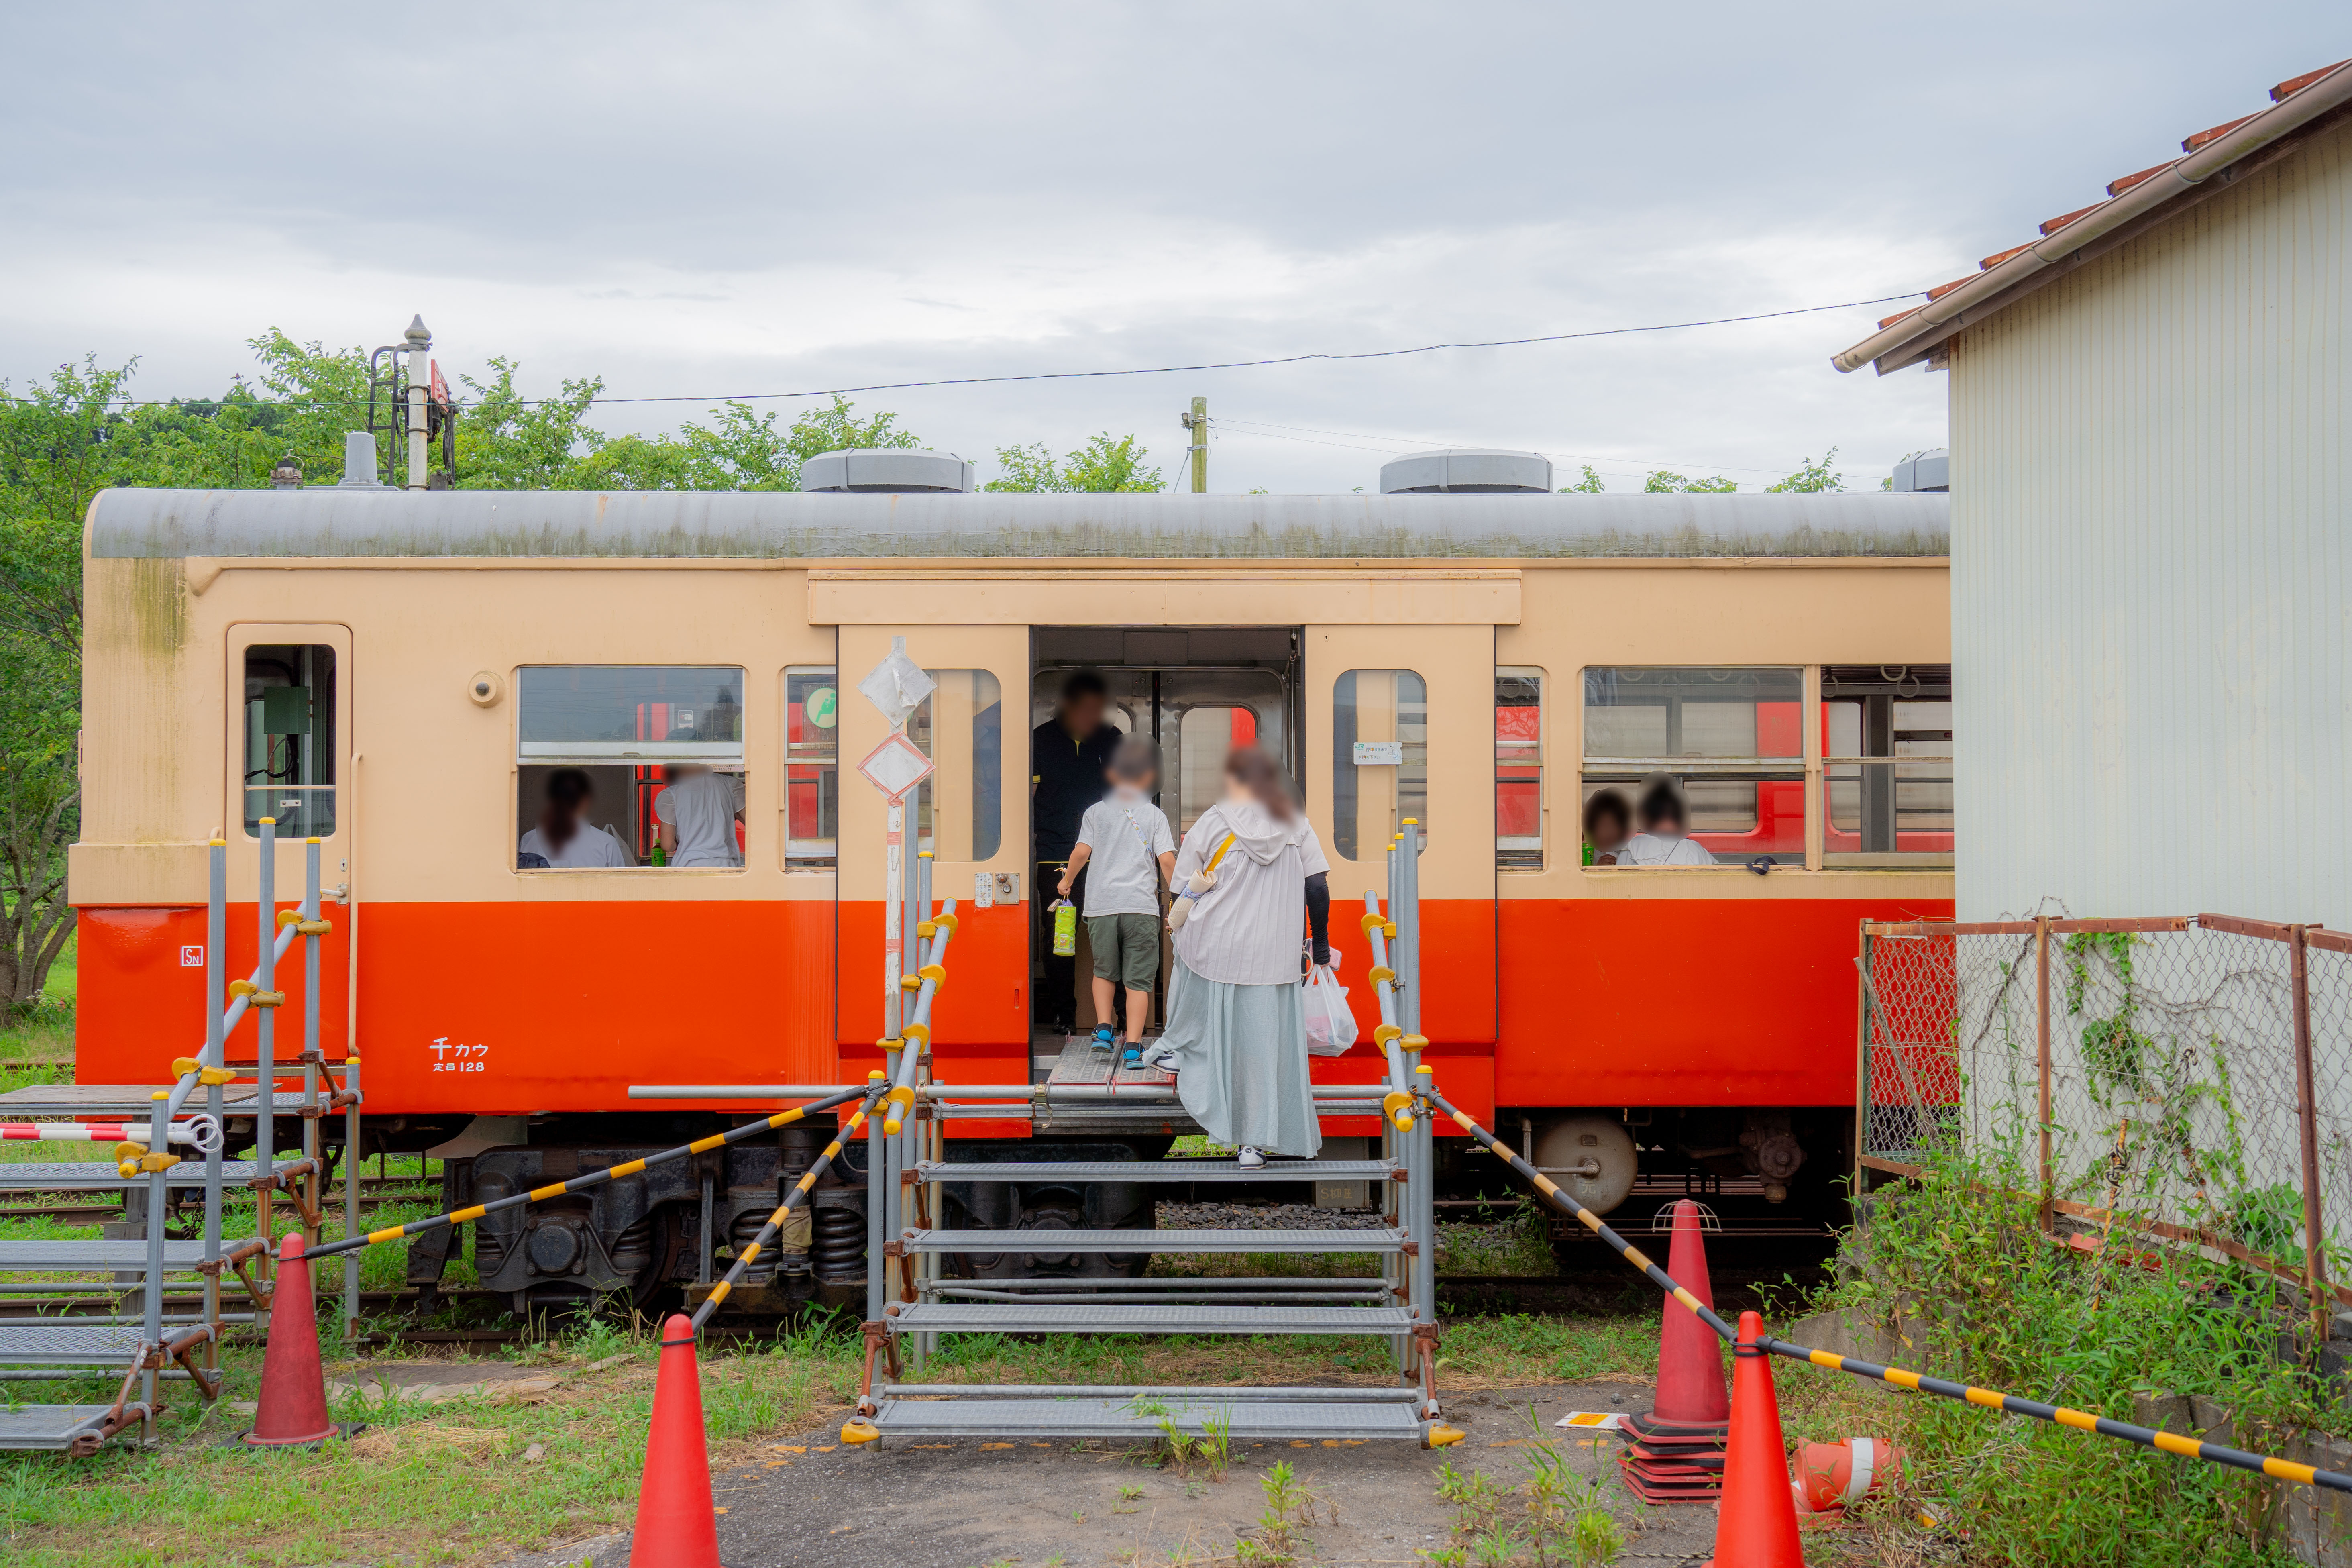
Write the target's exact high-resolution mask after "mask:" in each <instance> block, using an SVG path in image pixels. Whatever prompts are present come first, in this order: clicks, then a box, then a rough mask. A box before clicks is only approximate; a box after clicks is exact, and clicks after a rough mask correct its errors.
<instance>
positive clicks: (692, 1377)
mask: <svg viewBox="0 0 2352 1568" xmlns="http://www.w3.org/2000/svg"><path fill="white" fill-rule="evenodd" d="M661 1345H662V1349H661V1373H660V1377H659V1380H658V1381H657V1382H656V1383H655V1384H654V1420H653V1426H652V1429H651V1430H650V1431H648V1432H647V1433H646V1475H645V1480H644V1482H643V1484H642V1485H641V1486H640V1488H639V1489H638V1493H637V1528H636V1532H635V1534H634V1535H632V1536H631V1537H630V1539H629V1568H719V1518H718V1515H717V1514H716V1513H714V1512H713V1511H712V1510H711V1503H710V1456H709V1452H708V1450H707V1449H706V1448H705V1447H704V1446H703V1437H702V1375H701V1373H700V1372H699V1370H698V1368H697V1367H696V1365H695V1361H694V1321H693V1320H692V1319H690V1318H688V1317H687V1316H686V1315H685V1314H684V1313H682V1312H674V1313H672V1314H671V1315H670V1316H669V1318H668V1320H667V1321H665V1322H664V1323H663V1324H662V1342H661Z"/></svg>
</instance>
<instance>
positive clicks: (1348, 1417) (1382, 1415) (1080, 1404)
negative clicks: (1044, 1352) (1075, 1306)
mask: <svg viewBox="0 0 2352 1568" xmlns="http://www.w3.org/2000/svg"><path fill="white" fill-rule="evenodd" d="M1418 1403H1419V1394H1418V1392H1417V1391H1416V1390H1413V1389H1410V1388H1393V1389H1390V1388H1379V1389H1374V1388H1081V1387H1064V1386H1060V1385H1056V1384H1036V1385H1031V1386H1026V1387H1003V1386H1000V1387H995V1388H980V1389H975V1388H969V1387H964V1386H961V1385H959V1384H905V1385H900V1386H894V1387H890V1388H887V1389H885V1390H883V1391H882V1394H881V1398H880V1407H879V1409H878V1410H877V1413H876V1415H874V1417H873V1423H874V1426H875V1427H876V1429H877V1431H885V1432H889V1433H892V1434H894V1435H897V1436H908V1437H958V1436H992V1437H1003V1438H1008V1439H1019V1438H1024V1437H1029V1438H1061V1439H1076V1438H1081V1437H1093V1438H1105V1439H1109V1440H1112V1441H1119V1440H1126V1441H1130V1442H1138V1443H1144V1442H1150V1441H1152V1440H1154V1439H1156V1438H1160V1437H1164V1436H1167V1435H1168V1434H1169V1433H1170V1432H1171V1431H1174V1432H1181V1433H1182V1434H1183V1435H1184V1436H1188V1437H1196V1438H1197V1437H1203V1436H1210V1435H1212V1434H1213V1433H1216V1434H1222V1435H1223V1436H1225V1437H1227V1438H1229V1439H1232V1440H1234V1441H1243V1440H1248V1441H1252V1442H1279V1441H1298V1440H1306V1439H1322V1440H1325V1441H1329V1440H1331V1439H1334V1438H1337V1439H1339V1440H1341V1441H1346V1440H1348V1439H1350V1438H1352V1439H1354V1440H1356V1441H1359V1442H1363V1441H1370V1440H1375V1439H1377V1440H1382V1441H1402V1442H1411V1443H1419V1442H1422V1441H1423V1436H1424V1430H1423V1429H1424V1427H1425V1426H1426V1425H1427V1423H1425V1422H1424V1421H1423V1419H1422V1417H1421V1415H1420V1414H1419V1412H1418V1410H1417V1408H1416V1406H1417V1405H1418Z"/></svg>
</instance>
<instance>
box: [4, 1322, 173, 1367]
mask: <svg viewBox="0 0 2352 1568" xmlns="http://www.w3.org/2000/svg"><path fill="white" fill-rule="evenodd" d="M141 1341H142V1330H141V1328H140V1325H138V1324H136V1323H74V1322H65V1321H50V1322H46V1323H0V1365H8V1366H113V1367H121V1366H124V1365H127V1364H128V1363H129V1361H130V1358H131V1356H133V1355H134V1354H136V1353H137V1352H138V1350H139V1346H140V1343H141Z"/></svg>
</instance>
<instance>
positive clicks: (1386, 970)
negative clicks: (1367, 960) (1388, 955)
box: [1365, 963, 1396, 985]
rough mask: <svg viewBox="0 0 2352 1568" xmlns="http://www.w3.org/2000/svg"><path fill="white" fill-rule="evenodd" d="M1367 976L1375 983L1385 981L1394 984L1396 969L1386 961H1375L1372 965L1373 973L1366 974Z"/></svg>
mask: <svg viewBox="0 0 2352 1568" xmlns="http://www.w3.org/2000/svg"><path fill="white" fill-rule="evenodd" d="M1365 978H1366V979H1368V980H1370V982H1371V983H1372V984H1375V985H1378V984H1381V983H1382V982H1383V981H1385V982H1387V983H1388V984H1391V985H1393V984H1396V971H1395V970H1393V969H1391V968H1390V967H1389V966H1388V965H1387V964H1385V963H1375V964H1373V965H1372V972H1371V973H1370V974H1369V975H1367V976H1365Z"/></svg>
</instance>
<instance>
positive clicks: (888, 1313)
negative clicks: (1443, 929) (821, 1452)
mask: <svg viewBox="0 0 2352 1568" xmlns="http://www.w3.org/2000/svg"><path fill="white" fill-rule="evenodd" d="M1420 835H1421V829H1420V826H1419V825H1418V824H1417V823H1413V822H1410V821H1409V822H1408V823H1406V825H1405V827H1404V832H1403V833H1402V834H1401V835H1399V836H1398V838H1397V840H1396V841H1395V842H1394V843H1393V844H1392V845H1391V848H1390V852H1389V857H1388V898H1387V900H1386V909H1385V910H1383V909H1382V908H1381V902H1382V900H1381V899H1380V898H1379V897H1378V895H1375V894H1370V893H1367V894H1366V895H1365V899H1364V909H1363V911H1362V914H1361V917H1360V919H1361V926H1362V930H1363V931H1364V933H1365V935H1366V937H1367V939H1368V941H1369V942H1370V946H1371V954H1372V963H1373V967H1372V971H1371V979H1372V984H1373V990H1374V993H1375V994H1376V996H1377V997H1378V1000H1379V1005H1380V1015H1381V1023H1380V1026H1379V1027H1378V1029H1377V1030H1376V1031H1375V1035H1374V1038H1373V1039H1372V1040H1371V1041H1370V1042H1360V1043H1359V1045H1358V1046H1357V1047H1355V1049H1354V1050H1353V1051H1351V1052H1350V1053H1349V1056H1348V1058H1346V1059H1347V1060H1348V1061H1349V1063H1350V1065H1356V1064H1360V1081H1355V1082H1349V1083H1344V1084H1318V1085H1317V1086H1315V1089H1314V1093H1315V1097H1316V1110H1317V1113H1318V1117H1338V1116H1349V1117H1363V1116H1377V1117H1378V1118H1379V1119H1380V1125H1381V1138H1380V1144H1379V1148H1378V1151H1377V1152H1376V1154H1375V1156H1374V1157H1372V1158H1370V1159H1360V1160H1319V1159H1318V1160H1269V1161H1268V1163H1266V1165H1265V1167H1263V1168H1261V1169H1244V1168H1243V1167H1242V1166H1241V1164H1240V1163H1238V1162H1237V1161H1236V1160H1234V1159H1230V1158H1223V1159H1202V1158H1171V1159H1165V1160H1085V1159H1079V1160H1066V1159H1056V1158H1055V1157H1054V1154H1055V1142H1048V1141H1046V1140H1048V1139H1051V1140H1055V1141H1058V1140H1060V1139H1062V1138H1064V1137H1066V1136H1068V1135H1073V1134H1076V1135H1078V1136H1080V1137H1085V1136H1087V1135H1096V1136H1097V1137H1105V1138H1108V1137H1115V1136H1116V1135H1117V1134H1119V1133H1121V1132H1125V1133H1128V1134H1129V1135H1141V1136H1145V1137H1152V1136H1156V1135H1160V1134H1167V1133H1176V1134H1182V1133H1187V1132H1197V1131H1200V1129H1199V1127H1198V1126H1197V1124H1195V1123H1194V1122H1193V1121H1192V1120H1191V1118H1190V1117H1189V1116H1188V1115H1187V1114H1186V1112H1185V1110H1184V1107H1183V1104H1182V1101H1181V1100H1180V1099H1179V1098H1178V1097H1177V1094H1176V1089H1175V1080H1174V1079H1173V1078H1172V1077H1171V1075H1169V1074H1168V1073H1165V1072H1162V1071H1159V1070H1156V1069H1143V1068H1132V1067H1127V1066H1123V1065H1120V1064H1119V1063H1118V1062H1117V1060H1116V1059H1115V1057H1114V1054H1113V1053H1110V1052H1097V1051H1095V1050H1093V1049H1092V1048H1091V1047H1088V1046H1087V1044H1086V1043H1085V1042H1083V1041H1079V1042H1076V1043H1075V1045H1074V1046H1073V1047H1071V1048H1067V1049H1066V1050H1065V1051H1064V1052H1063V1054H1062V1056H1061V1058H1059V1059H1058V1061H1056V1062H1055V1064H1054V1065H1053V1067H1052V1068H1050V1069H1048V1070H1047V1072H1046V1073H1045V1076H1044V1077H1043V1078H1042V1079H1038V1080H1037V1081H1034V1082H1030V1083H1016V1084H984V1083H971V1084H967V1083H954V1082H948V1081H943V1080H941V1079H939V1078H938V1077H937V1076H936V1074H935V1073H934V1071H933V1066H934V1062H933V1058H932V1054H931V1046H932V1040H931V1032H930V1000H931V998H932V997H933V996H934V995H935V994H937V992H938V990H939V988H940V985H941V984H944V982H945V979H946V973H947V970H946V963H945V958H946V953H947V946H948V942H949V939H950V938H951V937H952V936H953V934H954V931H955V904H954V900H946V901H944V902H942V903H940V904H938V905H934V904H933V902H932V900H931V897H930V888H929V865H930V862H929V858H928V857H919V858H918V857H909V858H908V862H907V864H908V872H907V879H906V883H905V885H904V887H903V888H901V889H898V891H899V892H900V893H901V894H902V895H903V896H904V897H905V899H906V900H907V915H908V921H907V925H908V928H910V929H912V930H914V931H916V932H917V933H918V941H917V942H915V943H914V944H911V945H912V947H913V950H914V951H913V952H911V954H910V955H909V956H910V958H911V962H910V963H906V964H903V965H901V966H900V973H898V975H897V976H896V982H897V983H896V984H893V985H891V986H890V987H889V996H888V999H889V1002H890V1004H891V1005H890V1008H889V1010H888V1012H887V1014H886V1017H887V1019H888V1020H889V1023H888V1024H887V1027H888V1028H889V1029H890V1030H891V1031H892V1032H891V1034H890V1035H889V1036H888V1037H885V1038H884V1039H882V1040H881V1041H879V1042H877V1044H878V1045H879V1047H880V1048H881V1050H882V1052H883V1056H884V1060H885V1063H886V1066H885V1067H884V1068H881V1069H879V1070H877V1072H876V1073H875V1074H874V1075H873V1079H872V1083H871V1087H870V1089H868V1090H867V1092H866V1097H865V1098H866V1105H867V1106H868V1107H871V1108H874V1109H875V1113H874V1114H873V1115H871V1116H870V1117H869V1118H867V1119H866V1120H865V1121H864V1130H865V1131H864V1135H865V1137H866V1209H867V1216H866V1217H867V1268H866V1322H865V1325H864V1334H865V1372H864V1376H863V1379H862V1381H861V1384H860V1386H859V1391H858V1402H857V1414H856V1417H855V1418H853V1419H852V1420H851V1421H850V1422H849V1423H848V1424H847V1425H846V1426H845V1427H844V1429H843V1437H844V1440H845V1441H848V1442H853V1443H855V1442H869V1441H873V1440H875V1439H877V1438H879V1437H899V1436H905V1437H940V1436H981V1437H1003V1438H1016V1437H1023V1438H1032V1439H1045V1438H1066V1439H1077V1438H1108V1439H1133V1440H1137V1441H1150V1440H1157V1439H1159V1438H1160V1437H1162V1436H1167V1435H1168V1434H1169V1433H1170V1432H1171V1431H1173V1432H1179V1433H1181V1434H1183V1435H1185V1436H1188V1437H1191V1438H1196V1439H1197V1438H1201V1437H1203V1436H1222V1437H1223V1439H1224V1440H1227V1441H1241V1440H1249V1441H1261V1442H1262V1441H1270V1440H1305V1439H1323V1438H1330V1439H1339V1440H1347V1439H1401V1440H1407V1441H1412V1442H1415V1443H1419V1444H1423V1445H1424V1446H1432V1445H1443V1444H1446V1443H1451V1442H1456V1441H1459V1440H1460V1437H1461V1434H1460V1433H1459V1432H1458V1431H1456V1430H1454V1428H1452V1427H1449V1426H1445V1425H1444V1423H1443V1422H1442V1420H1441V1419H1440V1409H1439V1404H1438V1395H1437V1390H1436V1363H1437V1342H1438V1318H1437V1294H1436V1258H1435V1241H1436V1226H1435V1212H1436V1211H1435V1205H1434V1203H1433V1192H1432V1184H1433V1176H1434V1170H1435V1163H1436V1162H1435V1150H1434V1147H1433V1136H1432V1125H1431V1105H1430V1101H1429V1100H1428V1098H1427V1096H1428V1093H1429V1092H1430V1090H1431V1089H1432V1087H1433V1085H1432V1080H1431V1079H1430V1078H1429V1076H1428V1068H1425V1067H1423V1066H1422V1065H1421V1062H1420V1057H1421V1051H1422V1047H1423V1046H1424V1045H1426V1043H1427V1042H1426V1041H1425V1040H1424V1039H1423V1037H1422V1036H1421V1032H1420V1000H1419V998H1420V988H1419V984H1418V981H1419V969H1420V942H1419V940H1418V937H1419V930H1418V928H1419V913H1420V902H1419V898H1418V889H1417V873H1418V850H1419V848H1420V842H1421V838H1420ZM902 998H904V999H907V1002H908V1005H907V1006H906V1007H905V1008H904V1010H903V1013H902V1011H901V1009H900V1007H899V1006H898V1003H899V1002H900V1000H901V999H902ZM1368 1046H1369V1047H1370V1048H1367V1047H1368ZM803 1092H806V1093H819V1092H832V1093H844V1092H847V1091H845V1090H841V1089H836V1088H835V1087H834V1086H808V1085H795V1086H773V1085H770V1086H758V1085H709V1084H704V1085H662V1086H645V1087H640V1088H633V1089H631V1090H630V1093H631V1095H632V1097H634V1098H640V1099H689V1098H690V1099H698V1100H702V1099H759V1100H774V1099H776V1098H778V1097H779V1095H780V1094H782V1095H797V1094H800V1093H803ZM959 1120H970V1121H998V1122H1001V1121H1027V1122H1029V1123H1030V1125H1031V1127H1032V1129H1033V1131H1034V1132H1036V1133H1038V1134H1040V1135H1041V1138H1040V1142H1039V1143H1038V1146H1037V1157H1036V1158H1035V1159H1034V1160H990V1161H978V1160H959V1159H957V1158H955V1154H954V1145H953V1144H952V1143H950V1141H949V1139H948V1137H947V1131H948V1126H949V1123H950V1122H952V1121H959ZM856 1124H857V1121H856V1119H855V1118H853V1121H852V1124H851V1125H852V1126H853V1127H855V1126H856ZM1041 1181H1052V1182H1058V1183H1066V1184H1128V1183H1134V1184H1148V1185H1152V1186H1158V1187H1161V1188H1163V1189H1164V1188H1172V1187H1175V1186H1176V1185H1177V1184H1183V1189H1184V1190H1188V1191H1189V1190H1191V1189H1192V1188H1194V1187H1196V1186H1197V1187H1199V1188H1202V1189H1204V1190H1206V1191H1211V1192H1213V1191H1215V1190H1218V1189H1220V1188H1226V1187H1232V1186H1234V1185H1237V1184H1245V1183H1246V1184H1265V1183H1268V1182H1293V1181H1295V1182H1297V1183H1300V1184H1311V1183H1318V1182H1350V1183H1352V1182H1363V1183H1367V1184H1371V1186H1372V1188H1373V1190H1375V1191H1376V1192H1377V1193H1378V1194H1379V1208H1380V1219H1381V1224H1380V1225H1379V1226H1378V1227H1376V1228H1371V1229H1357V1228H1340V1227H1337V1226H1334V1227H1329V1228H1308V1229H1283V1228H1275V1227H1238V1226H1237V1227H1232V1228H1222V1229H1160V1228H1157V1227H1153V1228H1108V1227H1092V1226H1053V1227H1024V1228H1021V1229H1017V1230H1003V1229H953V1228H948V1227H946V1226H943V1225H941V1223H940V1220H941V1218H942V1216H943V1215H944V1214H945V1212H946V1209H945V1196H946V1190H947V1188H948V1187H949V1186H950V1184H960V1185H965V1186H970V1185H973V1184H1021V1183H1035V1182H1041ZM787 1206H789V1200H788V1202H787ZM1155 1206H1156V1205H1155ZM781 1212H782V1211H780V1213H781ZM1016 1247H1017V1249H1018V1250H1019V1251H1020V1252H1022V1253H1024V1254H1027V1255H1030V1256H1032V1257H1040V1258H1074V1257H1077V1256H1080V1255H1100V1254H1110V1255H1117V1256H1120V1257H1122V1258H1133V1257H1134V1255H1137V1254H1149V1253H1152V1252H1156V1251H1169V1252H1175V1251H1181V1252H1183V1253H1187V1254H1197V1253H1219V1252H1223V1253H1252V1254H1276V1255H1285V1256H1290V1257H1298V1258H1307V1257H1318V1256H1328V1255H1332V1254H1343V1253H1344V1254H1364V1253H1369V1254H1371V1255H1373V1256H1374V1257H1376V1258H1379V1259H1380V1266H1379V1270H1378V1272H1377V1273H1371V1272H1366V1273H1364V1274H1362V1275H1361V1276H1360V1277H1357V1278H1327V1277H1323V1276H1319V1275H1315V1274H1309V1273H1297V1274H1289V1275H1278V1276H1275V1277H1270V1278H1209V1279H1199V1278H1155V1277H1152V1276H1150V1275H1139V1276H1126V1275H1119V1274H1108V1275H1098V1276H1081V1275H1076V1274H1065V1275H1059V1276H1053V1277H1043V1278H1036V1277H1030V1278H988V1279H982V1278H975V1277H973V1275H972V1274H971V1271H970V1270H969V1269H968V1268H965V1267H964V1263H965V1260H968V1259H971V1258H976V1257H986V1256H989V1255H992V1254H1002V1253H1003V1252H1006V1251H1011V1250H1014V1249H1015V1248H1016ZM739 1268H740V1261H739ZM721 1293H722V1295H723V1291H722V1292H721ZM952 1334H1022V1335H1066V1334H1067V1335H1088V1336H1099V1335H1103V1334H1168V1335H1193V1334H1233V1335H1262V1336H1268V1337H1280V1336H1289V1335H1300V1334H1303V1335H1313V1336H1318V1337H1320V1336H1332V1335H1360V1336H1367V1337H1371V1338H1377V1339H1382V1340H1386V1341H1387V1342H1389V1345H1390V1348H1391V1363H1392V1364H1393V1366H1394V1369H1395V1373H1394V1381H1393V1382H1392V1383H1391V1384H1386V1385H1384V1386H1371V1387H1358V1386H1331V1387H1291V1386H1281V1385H1276V1384H1266V1385H1241V1386H1229V1387H1180V1386H1143V1385H1137V1386H1106V1385H1093V1384H1085V1385H1080V1384H964V1383H929V1382H925V1381H923V1380H922V1373H923V1369H924V1368H925V1366H926V1364H927V1363H929V1361H930V1360H931V1357H932V1355H933V1353H934V1352H936V1350H937V1349H938V1347H939V1343H940V1339H941V1337H942V1336H946V1335H952Z"/></svg>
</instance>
